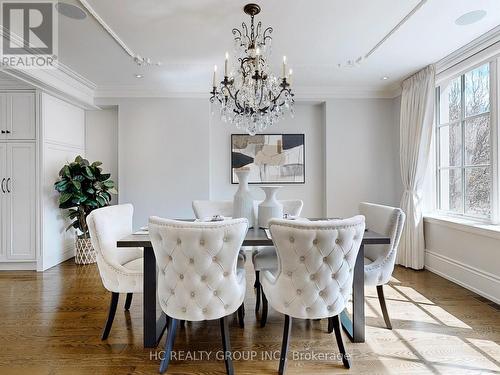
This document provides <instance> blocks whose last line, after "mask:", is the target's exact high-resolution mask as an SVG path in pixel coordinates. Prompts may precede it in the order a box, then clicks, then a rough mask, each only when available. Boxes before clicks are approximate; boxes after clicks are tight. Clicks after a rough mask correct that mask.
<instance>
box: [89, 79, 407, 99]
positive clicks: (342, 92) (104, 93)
mask: <svg viewBox="0 0 500 375" xmlns="http://www.w3.org/2000/svg"><path fill="white" fill-rule="evenodd" d="M399 95H401V88H400V84H399V83H397V84H394V85H391V86H387V87H383V88H381V87H375V86H373V87H370V86H331V87H296V88H295V99H296V100H299V101H308V100H314V101H316V100H324V99H330V98H344V99H350V98H353V99H354V98H358V99H362V98H385V99H392V98H395V97H397V96H399ZM95 97H96V98H193V99H198V98H199V99H206V98H208V97H209V93H208V91H203V90H196V89H191V90H180V89H177V90H167V89H160V88H148V87H140V86H102V87H97V89H96V91H95Z"/></svg>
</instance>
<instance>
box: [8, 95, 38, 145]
mask: <svg viewBox="0 0 500 375" xmlns="http://www.w3.org/2000/svg"><path fill="white" fill-rule="evenodd" d="M35 113H36V112H35V94H34V93H32V92H13V93H0V140H33V141H34V140H35V138H36V126H35Z"/></svg>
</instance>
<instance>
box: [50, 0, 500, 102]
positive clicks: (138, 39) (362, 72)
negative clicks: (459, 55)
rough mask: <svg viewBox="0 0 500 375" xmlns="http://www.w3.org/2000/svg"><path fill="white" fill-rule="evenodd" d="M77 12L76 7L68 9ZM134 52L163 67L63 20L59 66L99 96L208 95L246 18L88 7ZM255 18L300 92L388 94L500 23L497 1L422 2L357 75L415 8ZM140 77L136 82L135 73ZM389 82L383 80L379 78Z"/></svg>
mask: <svg viewBox="0 0 500 375" xmlns="http://www.w3.org/2000/svg"><path fill="white" fill-rule="evenodd" d="M64 1H65V2H70V3H73V4H77V5H80V6H81V4H79V2H78V1H77V0H64ZM87 1H88V3H89V4H90V5H91V6H92V7H93V8H94V10H95V11H96V12H97V13H98V15H99V16H100V17H101V18H102V19H103V20H104V21H105V22H106V24H107V25H108V26H109V27H111V29H112V30H113V31H114V32H115V33H116V34H117V35H118V36H119V38H120V39H121V40H123V41H124V43H125V44H126V45H127V46H128V47H129V48H130V49H131V50H133V51H134V52H135V53H138V54H140V55H142V56H147V57H151V58H152V59H153V60H154V61H161V62H162V65H161V66H149V67H138V66H137V65H136V64H135V63H134V62H133V59H132V58H131V57H130V56H129V55H128V54H127V53H125V51H124V50H123V49H122V48H121V47H120V46H119V45H118V44H117V43H116V42H115V41H114V40H113V39H112V38H111V36H110V35H109V34H108V33H106V32H105V30H104V29H103V28H102V27H101V26H100V25H99V24H98V23H97V21H96V20H95V19H94V18H93V17H92V16H91V15H88V16H87V18H85V19H84V20H74V19H70V18H67V17H64V16H61V15H60V16H59V57H60V60H61V61H62V62H63V63H65V64H66V65H68V66H69V67H70V68H72V69H73V70H75V71H76V72H78V73H79V74H81V75H82V76H84V77H85V78H87V79H88V80H90V81H92V82H94V83H95V84H96V85H97V87H98V92H103V93H104V92H106V91H107V92H118V91H120V90H123V91H130V90H137V91H141V90H142V91H151V92H179V93H187V92H207V91H208V89H209V85H210V82H211V74H212V71H213V65H214V64H218V65H219V66H221V65H222V64H223V61H224V60H223V59H224V53H225V51H226V50H229V51H230V50H231V48H232V33H231V30H232V28H233V27H235V26H239V25H240V24H241V22H242V21H248V17H247V16H246V15H245V14H244V13H243V12H242V7H243V5H244V4H246V3H247V1H241V0H169V1H165V0H87ZM258 3H259V5H260V6H261V8H262V12H261V14H260V15H259V16H257V20H261V21H262V23H263V26H267V25H271V26H272V27H273V28H274V33H273V65H274V67H275V71H276V72H277V73H278V72H279V71H280V70H279V67H280V61H281V59H282V56H283V55H286V56H287V59H288V61H289V64H290V67H293V69H294V77H295V78H294V82H295V86H296V88H297V91H300V90H303V91H307V90H317V91H321V90H323V91H325V92H327V91H328V90H330V89H332V88H346V87H349V88H360V89H389V88H391V87H392V88H394V87H395V86H397V85H398V84H399V82H400V81H401V80H402V79H403V78H404V77H406V76H408V75H410V74H411V73H413V72H415V71H417V70H419V69H420V68H422V67H424V66H425V65H427V64H429V63H433V62H436V61H438V60H439V59H441V58H443V57H444V56H446V55H448V54H449V53H451V52H453V51H454V50H456V49H457V48H459V47H461V46H463V45H464V44H466V43H468V42H470V41H472V40H473V39H475V38H477V37H478V36H480V35H482V34H484V33H485V32H487V31H489V30H490V29H492V28H494V27H495V26H497V25H499V24H500V7H499V6H498V0H474V1H471V0H428V1H427V2H426V3H425V4H424V5H423V6H422V7H421V8H420V9H419V10H418V11H417V12H416V13H415V14H414V15H413V16H412V17H411V18H410V19H409V20H408V21H407V22H406V23H405V24H403V25H402V27H401V28H399V29H398V30H397V31H396V33H395V34H393V35H392V36H390V37H389V39H388V40H387V41H386V42H385V43H384V44H382V46H380V48H378V49H377V50H376V51H375V53H374V54H373V55H371V56H370V57H369V58H368V59H367V60H365V61H363V62H362V64H361V66H359V67H356V68H348V67H344V68H339V67H338V66H337V65H338V64H339V63H341V64H343V63H345V62H346V61H347V60H348V59H353V58H354V59H355V58H357V57H358V56H361V55H364V54H366V53H367V52H368V51H370V50H371V49H372V48H373V47H374V46H375V45H376V44H377V43H378V42H379V41H380V40H381V39H382V38H383V37H384V36H385V35H386V34H387V33H388V32H389V31H390V30H391V29H392V28H393V27H394V26H396V25H397V24H398V23H399V22H400V21H401V20H402V19H403V18H404V17H405V16H406V15H407V14H408V13H409V12H411V10H412V9H413V8H414V7H415V6H416V5H417V4H418V3H419V0H405V1H401V0H377V1H373V0H314V1H311V0H262V1H258ZM478 9H484V10H486V11H487V16H486V17H485V18H484V19H482V20H481V21H480V22H477V23H475V24H472V25H468V26H458V25H456V24H455V20H456V19H457V18H458V17H460V16H461V15H462V14H464V13H466V12H469V11H473V10H478ZM138 73H139V74H143V75H144V78H142V79H137V78H136V77H135V74H138ZM383 76H387V77H389V79H388V80H385V81H384V80H382V79H381V77H383Z"/></svg>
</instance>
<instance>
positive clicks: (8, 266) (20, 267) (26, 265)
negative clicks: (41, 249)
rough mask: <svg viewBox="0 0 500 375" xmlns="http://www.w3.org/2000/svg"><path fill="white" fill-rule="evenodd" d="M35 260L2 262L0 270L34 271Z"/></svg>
mask: <svg viewBox="0 0 500 375" xmlns="http://www.w3.org/2000/svg"><path fill="white" fill-rule="evenodd" d="M35 270H36V262H3V263H0V271H35Z"/></svg>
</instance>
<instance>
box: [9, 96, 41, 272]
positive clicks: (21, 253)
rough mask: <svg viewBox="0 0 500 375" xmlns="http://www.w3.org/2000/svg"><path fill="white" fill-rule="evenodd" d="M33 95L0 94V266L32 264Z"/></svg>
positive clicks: (34, 212)
mask: <svg viewBox="0 0 500 375" xmlns="http://www.w3.org/2000/svg"><path fill="white" fill-rule="evenodd" d="M35 98H36V95H35V92H11V93H9V92H4V93H0V262H2V263H5V262H34V261H35V260H36V234H37V229H36V225H37V220H36V219H37V209H36V191H37V179H36V176H37V165H36V149H37V147H36V146H37V145H36V125H35V124H36V121H35V119H36V109H35Z"/></svg>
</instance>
